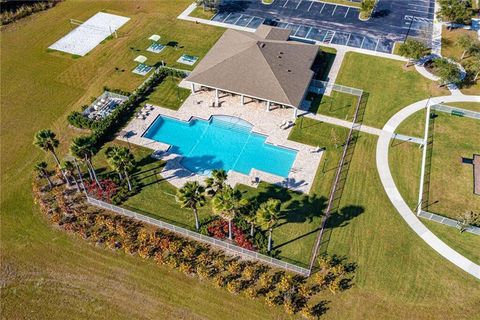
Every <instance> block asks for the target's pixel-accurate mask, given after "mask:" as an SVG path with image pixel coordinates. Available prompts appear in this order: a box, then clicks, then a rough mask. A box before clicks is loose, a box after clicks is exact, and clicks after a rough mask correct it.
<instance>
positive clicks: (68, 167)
mask: <svg viewBox="0 0 480 320" xmlns="http://www.w3.org/2000/svg"><path fill="white" fill-rule="evenodd" d="M63 168H64V169H65V174H66V176H67V182H68V184H69V185H71V183H70V178H72V180H73V182H74V183H75V186H76V187H77V190H78V191H79V192H80V187H79V185H78V182H77V178H76V177H75V166H74V165H73V162H71V161H68V160H67V161H65V162H63Z"/></svg>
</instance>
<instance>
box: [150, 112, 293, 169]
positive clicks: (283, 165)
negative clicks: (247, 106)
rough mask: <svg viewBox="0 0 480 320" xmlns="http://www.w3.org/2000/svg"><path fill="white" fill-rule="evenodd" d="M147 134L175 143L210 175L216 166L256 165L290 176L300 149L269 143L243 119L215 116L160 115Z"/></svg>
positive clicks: (189, 164)
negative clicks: (204, 118) (183, 117)
mask: <svg viewBox="0 0 480 320" xmlns="http://www.w3.org/2000/svg"><path fill="white" fill-rule="evenodd" d="M144 137H146V138H149V139H152V140H156V141H159V142H163V143H166V144H169V145H171V148H170V151H171V152H173V153H176V154H180V155H183V156H184V158H183V159H182V162H181V163H182V165H183V166H184V167H185V168H187V169H188V170H190V171H192V172H196V173H199V174H203V175H208V174H209V173H210V172H211V170H213V169H224V170H225V171H229V170H234V171H237V172H240V173H243V174H246V175H248V174H249V173H250V170H251V169H252V168H255V169H257V170H261V171H264V172H268V173H271V174H274V175H278V176H281V177H287V176H288V173H289V172H290V169H291V167H292V164H293V161H294V160H295V157H296V155H297V152H296V151H294V150H291V149H287V148H282V147H277V146H274V145H271V144H267V143H265V140H266V137H265V136H263V135H260V134H256V133H253V132H252V126H251V125H250V124H249V123H248V122H245V121H244V120H242V119H239V118H236V117H229V116H214V117H212V118H211V119H210V121H205V120H200V119H194V120H191V121H189V122H185V121H180V120H177V119H173V118H169V117H165V116H159V117H158V118H157V119H156V120H155V121H154V123H153V124H152V125H151V126H150V128H149V129H148V130H147V132H146V133H145V134H144Z"/></svg>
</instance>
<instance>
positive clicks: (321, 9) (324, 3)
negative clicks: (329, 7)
mask: <svg viewBox="0 0 480 320" xmlns="http://www.w3.org/2000/svg"><path fill="white" fill-rule="evenodd" d="M323 8H325V2H324V3H323V6H322V9H320V12H319V13H322V11H323Z"/></svg>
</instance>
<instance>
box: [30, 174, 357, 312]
mask: <svg viewBox="0 0 480 320" xmlns="http://www.w3.org/2000/svg"><path fill="white" fill-rule="evenodd" d="M34 194H35V199H36V201H37V202H38V203H39V204H40V208H41V209H42V212H43V213H44V214H45V215H46V216H47V217H48V218H49V220H50V221H51V222H52V223H53V224H55V225H57V226H59V227H60V228H62V229H64V230H66V231H68V232H74V233H77V234H79V235H80V236H82V237H83V238H84V239H86V240H88V241H90V242H93V243H95V244H97V245H101V246H105V247H106V248H110V249H112V250H123V251H125V252H126V253H129V254H136V255H138V256H139V257H141V258H143V259H154V260H155V262H156V263H157V264H158V265H164V266H166V267H168V268H171V269H176V270H178V271H180V272H182V273H184V274H186V275H188V276H190V277H198V278H199V279H201V280H204V281H207V280H209V281H211V282H212V283H213V284H214V285H215V286H217V287H220V288H225V289H226V290H227V291H229V292H230V293H232V294H244V295H245V296H246V297H248V298H251V299H257V298H261V297H263V298H264V299H263V301H264V302H265V304H267V305H268V306H283V308H284V310H285V312H286V313H288V314H296V313H299V314H300V315H302V316H303V317H305V318H307V319H317V318H318V317H319V316H320V315H322V314H323V313H325V311H326V310H327V308H326V304H327V302H326V301H325V300H321V301H319V299H318V297H317V296H316V295H317V294H318V293H319V292H321V291H322V290H324V289H326V288H328V289H330V291H332V292H333V293H336V292H337V291H340V290H343V289H346V288H348V287H349V285H348V282H349V281H350V279H348V278H347V275H348V274H349V273H351V272H352V270H351V267H350V266H348V265H346V264H345V263H343V262H342V260H340V259H336V258H335V257H333V258H332V257H328V256H323V257H321V259H319V264H320V270H319V272H318V273H317V274H316V275H315V276H314V277H310V278H305V277H303V276H299V275H292V274H289V273H286V272H285V271H280V270H278V269H272V268H271V267H268V266H266V265H263V264H260V263H257V262H253V261H244V260H240V259H239V258H238V257H230V256H226V255H224V254H223V253H221V252H219V251H217V250H213V249H212V248H211V247H210V246H208V245H205V244H201V243H198V242H196V241H193V240H190V239H187V238H184V237H182V236H179V235H177V234H175V233H172V232H170V231H167V230H164V229H160V228H157V227H153V226H150V225H146V224H144V223H142V222H139V221H136V220H134V219H131V218H128V217H124V216H121V215H116V214H114V213H111V212H108V211H106V210H103V209H100V208H97V207H94V206H90V205H88V204H86V203H85V201H83V200H84V199H83V195H82V194H81V193H77V192H75V191H74V190H73V189H72V190H70V189H65V188H63V187H62V186H59V187H56V188H54V189H53V190H51V191H48V192H47V191H44V190H41V189H40V187H39V185H37V184H36V183H34ZM318 301H319V302H318Z"/></svg>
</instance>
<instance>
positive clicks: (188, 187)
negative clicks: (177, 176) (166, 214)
mask: <svg viewBox="0 0 480 320" xmlns="http://www.w3.org/2000/svg"><path fill="white" fill-rule="evenodd" d="M175 199H176V200H177V202H178V203H179V204H180V206H181V207H182V208H189V209H192V210H193V215H194V216H195V229H197V230H198V229H200V223H199V221H198V207H203V206H204V205H205V202H206V198H205V188H204V187H203V186H201V185H200V184H199V183H198V182H197V181H193V182H187V183H185V185H184V186H183V187H182V188H180V189H178V190H177V195H176V196H175Z"/></svg>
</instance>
